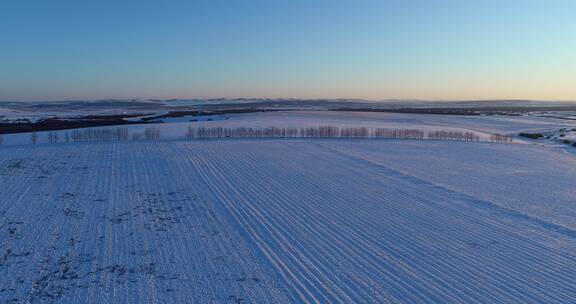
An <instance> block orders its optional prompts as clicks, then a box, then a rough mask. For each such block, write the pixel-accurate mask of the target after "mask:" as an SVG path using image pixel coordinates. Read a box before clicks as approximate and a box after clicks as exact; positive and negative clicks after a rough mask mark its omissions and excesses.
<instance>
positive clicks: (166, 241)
mask: <svg viewBox="0 0 576 304" xmlns="http://www.w3.org/2000/svg"><path fill="white" fill-rule="evenodd" d="M243 120H244V121H243ZM248 122H251V123H252V124H253V125H255V126H265V127H267V126H271V125H276V126H291V125H292V124H297V125H299V126H300V125H304V126H311V125H327V124H329V125H344V126H348V125H356V126H357V125H362V126H373V125H374V126H393V127H397V126H398V127H400V128H402V127H403V126H404V125H411V126H413V125H419V126H422V127H428V128H430V127H431V126H435V127H447V128H459V129H466V130H476V131H477V132H486V133H490V132H495V131H497V132H502V133H506V132H510V133H512V132H517V131H522V130H528V129H536V128H541V129H558V128H559V127H561V126H565V127H568V126H567V125H566V124H569V123H570V122H569V121H558V120H554V119H547V118H531V117H525V118H511V117H456V116H430V115H400V114H373V113H371V114H356V113H343V114H335V113H330V112H326V113H320V112H317V113H316V112H314V113H300V114H298V113H259V114H249V115H238V116H234V115H232V116H231V117H230V119H226V120H219V121H201V122H196V123H197V124H200V125H224V126H226V125H229V126H232V125H233V124H235V125H236V126H238V125H242V126H252V125H246V124H248ZM188 124H189V123H186V124H180V123H172V124H164V125H155V126H157V127H159V128H163V129H162V130H163V132H164V133H163V134H164V135H165V137H163V140H160V141H125V142H100V143H57V144H47V143H39V144H36V145H32V144H29V143H24V142H17V139H18V138H20V139H23V138H28V136H29V135H28V134H22V135H13V136H12V137H10V136H5V137H6V138H7V142H8V141H10V140H11V141H12V144H6V145H2V146H0V185H1V191H0V302H7V303H574V302H575V301H576V221H575V220H574V219H575V218H576V191H575V190H574V187H573V185H576V158H574V157H575V156H574V154H572V153H567V150H564V149H558V148H557V147H554V146H550V145H537V144H531V143H525V144H492V143H485V142H478V143H466V142H450V141H419V140H397V141H395V140H372V141H370V140H304V139H291V140H279V139H276V140H274V139H260V140H243V139H233V140H232V139H230V140H211V141H210V140H209V141H185V140H182V139H181V138H180V137H179V136H176V135H174V134H176V133H177V131H175V130H180V128H182V126H187V125H188ZM279 124H280V125H279ZM130 128H131V132H135V130H138V128H142V127H140V126H131V127H130ZM169 134H172V135H170V136H168V135H169ZM8 137H10V138H8Z"/></svg>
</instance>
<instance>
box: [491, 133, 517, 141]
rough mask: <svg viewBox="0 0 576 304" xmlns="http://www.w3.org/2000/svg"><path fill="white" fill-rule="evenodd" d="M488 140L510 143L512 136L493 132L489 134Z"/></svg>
mask: <svg viewBox="0 0 576 304" xmlns="http://www.w3.org/2000/svg"><path fill="white" fill-rule="evenodd" d="M490 141H491V142H497V143H511V142H512V137H510V136H508V135H503V134H500V133H495V134H491V135H490Z"/></svg>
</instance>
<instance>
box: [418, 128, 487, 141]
mask: <svg viewBox="0 0 576 304" xmlns="http://www.w3.org/2000/svg"><path fill="white" fill-rule="evenodd" d="M427 138H428V139H436V140H457V141H480V136H478V135H476V134H475V133H474V132H462V131H444V130H440V131H430V132H428V134H427Z"/></svg>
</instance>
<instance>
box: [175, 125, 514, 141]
mask: <svg viewBox="0 0 576 304" xmlns="http://www.w3.org/2000/svg"><path fill="white" fill-rule="evenodd" d="M500 136H503V135H500ZM186 138H187V139H189V140H193V139H218V138H373V139H436V140H454V141H480V137H479V136H478V135H477V134H475V133H474V132H463V131H428V132H426V131H424V130H420V129H386V128H366V127H351V128H347V127H334V126H321V127H307V128H294V127H290V128H278V127H269V128H250V127H237V128H224V127H192V126H188V131H187V132H186ZM498 138H501V137H498ZM508 138H509V137H508ZM510 141H511V140H510ZM499 142H509V141H508V140H506V141H504V140H501V141H499Z"/></svg>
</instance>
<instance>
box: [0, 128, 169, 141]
mask: <svg viewBox="0 0 576 304" xmlns="http://www.w3.org/2000/svg"><path fill="white" fill-rule="evenodd" d="M38 138H39V136H38V134H37V133H36V132H33V133H30V142H31V143H32V144H36V143H38ZM142 138H144V139H145V140H159V139H160V130H159V129H157V128H152V127H151V128H146V129H144V133H143V134H142V133H134V134H132V137H131V139H132V140H141V139H142ZM47 139H48V142H49V143H52V144H53V143H58V142H66V143H68V142H93V141H127V140H129V139H130V137H129V132H128V128H125V127H117V128H106V129H104V128H102V129H76V130H72V131H70V132H65V133H63V134H62V133H60V134H59V133H58V132H48V135H47ZM1 143H2V142H1V141H0V144H1Z"/></svg>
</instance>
